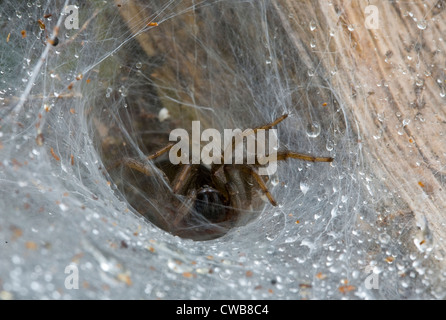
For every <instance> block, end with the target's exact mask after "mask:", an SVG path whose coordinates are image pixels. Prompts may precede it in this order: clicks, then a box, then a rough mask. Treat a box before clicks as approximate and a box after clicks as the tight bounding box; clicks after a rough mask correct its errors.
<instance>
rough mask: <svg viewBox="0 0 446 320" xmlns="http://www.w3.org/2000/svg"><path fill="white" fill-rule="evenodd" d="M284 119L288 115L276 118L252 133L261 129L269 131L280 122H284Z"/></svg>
mask: <svg viewBox="0 0 446 320" xmlns="http://www.w3.org/2000/svg"><path fill="white" fill-rule="evenodd" d="M286 118H288V114H286V113H285V114H284V115H282V116H280V117H278V118H277V119H276V120H274V121H273V122H271V123H268V124H266V125H263V126H260V127H257V128H254V129H253V131H254V132H257V130H260V129H263V130H268V129H271V128H272V127H274V126H275V125H277V124H279V123H280V122H282V121H283V120H285V119H286Z"/></svg>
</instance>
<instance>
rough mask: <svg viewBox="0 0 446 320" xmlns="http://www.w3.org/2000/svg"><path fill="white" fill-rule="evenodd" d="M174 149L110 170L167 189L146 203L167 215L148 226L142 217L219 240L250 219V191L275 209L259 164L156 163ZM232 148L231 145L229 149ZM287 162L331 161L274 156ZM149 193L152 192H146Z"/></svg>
mask: <svg viewBox="0 0 446 320" xmlns="http://www.w3.org/2000/svg"><path fill="white" fill-rule="evenodd" d="M287 116H288V115H287V114H284V115H283V116H281V117H279V118H277V119H276V120H275V121H273V122H271V123H269V124H266V125H263V126H259V127H257V128H255V129H253V132H257V131H258V130H259V129H264V130H268V129H271V128H272V127H273V126H275V125H277V124H278V123H280V122H281V121H283V120H284V119H285V118H286V117H287ZM173 146H174V144H173V143H169V144H168V145H166V146H165V147H163V148H162V149H160V150H159V151H157V152H155V153H153V154H152V155H150V156H148V157H146V159H144V160H143V161H140V160H137V159H133V158H130V157H124V158H123V159H121V160H120V161H118V162H117V163H116V164H115V166H114V167H116V166H119V165H123V166H125V167H126V168H129V169H131V170H133V171H137V172H139V173H142V174H144V175H145V176H147V177H154V176H156V173H158V177H162V179H161V180H162V181H164V183H165V184H166V185H167V188H164V189H163V188H161V187H162V183H161V184H160V183H159V182H158V183H157V186H156V187H157V188H158V191H157V195H156V196H154V195H152V197H153V200H151V203H153V204H154V205H153V206H152V208H151V210H152V211H153V210H156V211H159V208H160V207H164V208H165V209H166V210H164V211H163V212H162V213H161V212H160V213H159V215H162V217H161V219H160V217H157V218H156V219H155V220H156V221H153V220H154V219H153V215H151V214H150V213H145V214H144V213H142V214H143V215H145V216H146V217H148V218H149V220H152V222H154V223H155V224H157V225H158V226H159V227H161V228H162V229H164V230H167V231H169V232H171V233H172V234H175V235H178V236H181V237H184V238H192V239H195V240H207V239H213V238H217V237H220V236H222V235H223V234H225V233H226V232H227V231H228V230H229V229H230V228H232V227H234V226H236V225H239V224H241V222H242V223H246V222H247V221H249V220H250V219H251V218H252V205H253V204H254V202H258V201H257V200H259V199H260V197H255V192H254V191H256V190H258V188H260V190H261V193H263V194H264V195H265V196H266V198H267V199H268V200H269V202H270V203H271V204H272V205H273V206H277V202H276V200H275V199H274V197H273V196H272V195H271V193H270V191H269V190H268V188H267V186H266V181H267V179H268V177H267V176H266V177H264V176H261V175H259V173H258V170H257V169H258V168H259V167H260V166H261V165H260V164H259V163H258V162H257V160H256V162H255V163H254V164H214V163H213V164H211V165H210V166H206V165H204V164H178V165H173V164H172V163H170V162H169V161H168V160H161V158H162V156H163V155H164V154H165V153H167V152H168V151H169V150H170V149H171V148H172V147H173ZM234 147H235V140H233V142H232V149H234ZM288 158H293V159H301V160H305V161H312V162H331V161H333V158H330V157H315V156H312V155H307V154H302V153H298V152H293V151H278V152H277V153H276V161H281V160H286V159H288ZM256 186H257V189H256ZM153 189H155V187H153ZM159 189H162V191H161V192H160V191H159ZM153 191H154V190H152V189H151V192H150V193H152V192H153ZM150 216H151V217H152V219H151V218H150Z"/></svg>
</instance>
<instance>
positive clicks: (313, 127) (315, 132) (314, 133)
mask: <svg viewBox="0 0 446 320" xmlns="http://www.w3.org/2000/svg"><path fill="white" fill-rule="evenodd" d="M320 133H321V126H320V125H319V123H318V122H316V121H313V122H312V123H310V124H308V126H307V136H309V137H310V138H316V137H318V136H319V135H320Z"/></svg>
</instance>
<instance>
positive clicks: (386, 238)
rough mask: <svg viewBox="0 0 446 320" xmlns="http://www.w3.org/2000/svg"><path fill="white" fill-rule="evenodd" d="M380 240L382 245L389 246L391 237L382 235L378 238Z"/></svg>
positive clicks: (385, 234)
mask: <svg viewBox="0 0 446 320" xmlns="http://www.w3.org/2000/svg"><path fill="white" fill-rule="evenodd" d="M378 240H379V242H381V243H382V244H388V243H389V242H390V236H389V235H388V234H387V233H381V234H380V235H379V236H378Z"/></svg>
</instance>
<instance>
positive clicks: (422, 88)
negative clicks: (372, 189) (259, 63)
mask: <svg viewBox="0 0 446 320" xmlns="http://www.w3.org/2000/svg"><path fill="white" fill-rule="evenodd" d="M330 3H331V5H327V1H323V0H320V1H291V0H278V1H275V3H274V6H275V8H276V9H277V11H278V12H279V15H280V17H281V20H282V22H283V25H284V27H285V29H286V30H287V32H288V34H289V35H290V38H291V39H292V40H293V41H294V43H295V46H296V48H298V49H299V52H301V53H302V56H301V57H300V58H301V59H303V60H307V61H308V64H311V61H314V60H315V57H316V60H318V61H320V63H321V64H322V67H323V68H325V69H327V70H330V69H332V68H334V67H336V69H337V72H336V74H335V75H334V76H333V77H332V79H331V84H332V86H333V88H334V89H335V90H336V92H337V93H338V95H339V97H340V99H341V102H342V103H343V104H345V107H346V109H347V110H348V112H349V114H350V115H349V116H350V120H351V121H352V122H353V123H354V124H353V128H356V131H357V132H358V133H359V136H360V143H361V144H362V150H363V155H364V157H365V159H366V161H367V163H368V164H369V165H370V168H369V170H368V171H369V172H371V173H373V174H374V175H375V176H376V177H377V178H378V179H379V180H381V181H382V182H383V183H384V185H385V186H387V189H388V192H387V193H386V194H384V193H383V195H382V198H383V199H384V198H390V199H391V200H393V201H391V203H393V205H392V206H391V207H389V208H388V210H390V214H410V215H413V216H414V217H415V219H416V222H417V223H418V224H419V226H420V229H422V230H420V231H421V233H422V235H421V236H419V238H418V239H415V240H414V241H420V243H421V244H424V243H428V242H432V243H433V244H434V245H437V247H436V250H435V255H436V257H437V258H439V259H440V260H441V258H440V257H441V256H442V255H444V252H445V251H444V250H445V249H446V241H444V239H446V227H445V222H446V192H445V182H446V169H445V164H446V114H445V111H446V98H445V92H446V89H445V88H446V76H445V71H446V23H445V21H446V10H445V7H446V2H445V1H413V2H407V3H404V2H400V3H398V2H394V1H369V3H367V1H352V2H351V1H340V0H335V1H331V2H330ZM368 4H372V5H375V6H376V7H377V8H378V12H379V28H378V29H367V28H366V27H365V22H366V21H365V20H366V16H367V15H366V14H365V7H366V6H367V5H368ZM423 20H425V21H423ZM310 25H312V28H314V27H316V28H315V29H314V30H313V31H310ZM311 42H313V44H315V48H314V49H313V50H311V51H309V50H308V47H310V45H309V44H310V43H311ZM304 49H306V50H304ZM328 52H330V53H328ZM305 53H307V54H308V56H305ZM425 219H426V221H427V222H428V224H427V225H428V228H425V225H424V224H423V221H425ZM423 228H424V230H423ZM423 240H424V242H423Z"/></svg>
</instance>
